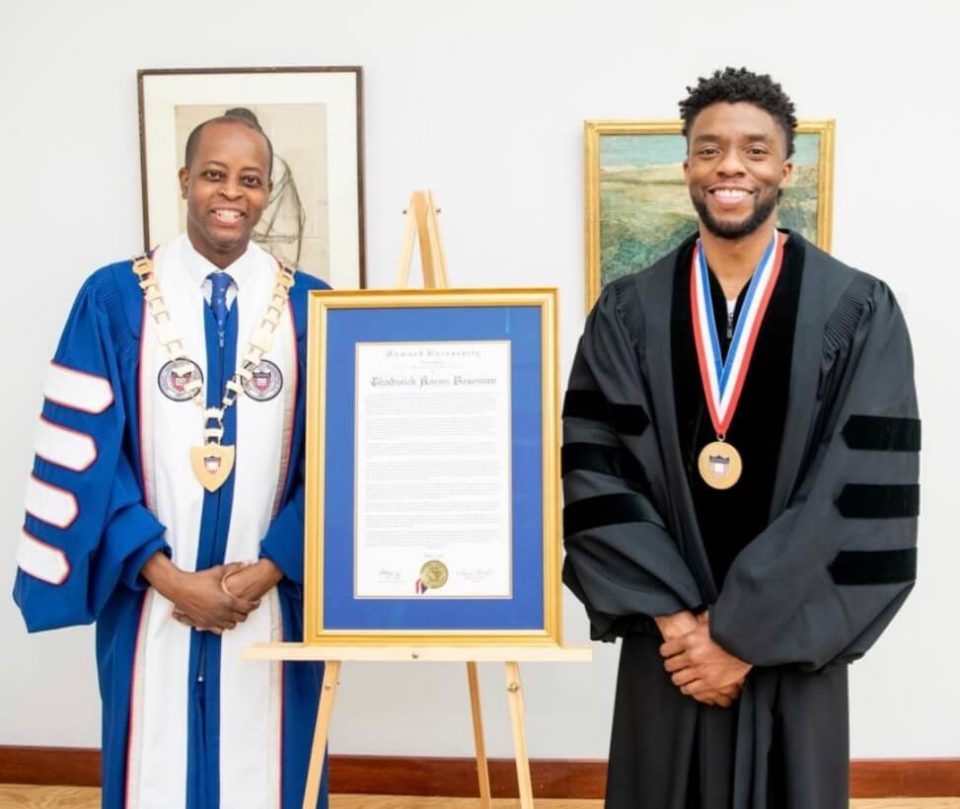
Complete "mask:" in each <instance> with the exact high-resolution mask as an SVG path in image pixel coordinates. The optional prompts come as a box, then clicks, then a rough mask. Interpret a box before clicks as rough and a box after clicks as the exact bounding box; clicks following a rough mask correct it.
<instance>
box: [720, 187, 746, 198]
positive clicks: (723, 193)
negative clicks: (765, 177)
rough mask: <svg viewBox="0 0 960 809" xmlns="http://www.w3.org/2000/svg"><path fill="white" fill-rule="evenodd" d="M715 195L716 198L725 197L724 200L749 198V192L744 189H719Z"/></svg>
mask: <svg viewBox="0 0 960 809" xmlns="http://www.w3.org/2000/svg"><path fill="white" fill-rule="evenodd" d="M713 193H714V195H715V196H718V197H723V198H724V199H743V198H744V197H745V196H747V193H748V192H747V191H744V190H743V189H742V188H718V189H717V190H716V191H714V192H713Z"/></svg>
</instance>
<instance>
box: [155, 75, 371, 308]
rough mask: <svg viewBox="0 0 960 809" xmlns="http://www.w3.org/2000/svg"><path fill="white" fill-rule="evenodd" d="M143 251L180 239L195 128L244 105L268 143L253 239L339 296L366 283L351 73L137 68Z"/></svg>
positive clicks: (359, 130)
mask: <svg viewBox="0 0 960 809" xmlns="http://www.w3.org/2000/svg"><path fill="white" fill-rule="evenodd" d="M137 85H138V95H139V102H140V170H141V181H142V185H143V236H144V243H145V247H146V248H147V249H149V248H150V247H152V246H154V245H157V244H159V243H161V242H164V241H167V240H169V239H172V238H173V237H175V236H176V235H177V234H179V233H181V232H183V230H184V229H185V226H186V224H185V223H186V202H185V201H184V200H182V199H181V195H180V187H179V184H178V180H177V171H178V170H179V169H180V167H181V166H182V165H183V163H184V147H185V146H186V142H187V137H188V136H189V134H190V132H191V130H193V128H194V127H195V126H197V124H200V123H202V122H203V121H206V120H209V119H210V118H216V117H218V116H220V115H223V114H224V113H225V112H226V111H227V110H228V109H231V108H235V107H245V108H247V109H249V110H250V111H251V112H252V113H253V114H254V115H256V117H257V119H258V121H259V122H260V125H261V126H262V127H263V130H264V131H265V132H266V133H267V136H268V137H269V138H270V141H271V143H272V144H273V150H274V161H273V174H272V177H271V179H272V180H273V190H272V192H271V195H270V200H269V202H268V204H267V207H266V208H265V209H264V212H263V216H262V217H261V219H260V222H259V223H258V225H257V227H256V229H255V230H254V233H253V239H254V241H255V242H257V243H258V244H260V245H261V246H262V247H264V248H265V249H267V250H269V251H270V252H272V253H274V254H275V255H276V256H278V257H279V258H281V259H283V260H284V261H285V262H287V263H289V264H293V265H295V266H297V267H299V268H300V269H303V270H306V271H307V272H309V273H310V274H311V275H315V276H317V277H319V278H322V279H324V280H325V281H327V282H328V283H329V284H330V285H331V286H333V287H334V288H337V289H357V288H359V287H362V286H363V285H364V218H363V108H362V71H361V68H359V67H277V68H203V69H168V70H139V71H137Z"/></svg>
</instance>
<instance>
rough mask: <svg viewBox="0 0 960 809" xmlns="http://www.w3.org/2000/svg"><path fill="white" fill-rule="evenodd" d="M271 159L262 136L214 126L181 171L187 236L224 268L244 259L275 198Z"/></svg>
mask: <svg viewBox="0 0 960 809" xmlns="http://www.w3.org/2000/svg"><path fill="white" fill-rule="evenodd" d="M269 171H270V154H269V151H268V148H267V141H266V139H265V138H264V137H263V135H261V134H260V133H259V132H256V131H255V130H253V129H251V128H250V127H248V126H245V125H244V124H240V123H232V122H219V121H218V122H215V123H210V124H207V125H206V126H204V127H203V129H202V130H201V132H200V137H199V140H198V142H197V148H196V151H195V152H194V154H193V159H192V160H191V162H190V165H189V166H185V167H184V168H182V169H180V191H181V193H182V195H183V198H184V199H185V200H186V201H187V236H188V237H189V238H190V243H191V244H192V245H193V246H194V248H195V249H196V251H197V252H198V253H200V255H202V256H203V257H204V258H206V259H207V260H208V261H210V262H212V263H213V264H215V265H216V266H218V267H220V268H224V267H227V266H229V265H230V264H232V263H233V262H234V261H236V259H238V258H239V257H240V256H242V255H243V253H244V251H246V249H247V244H248V243H249V241H250V234H251V233H252V232H253V227H254V225H256V224H257V222H258V221H259V219H260V214H261V213H263V209H264V206H266V204H267V200H268V198H269V196H270V175H269Z"/></svg>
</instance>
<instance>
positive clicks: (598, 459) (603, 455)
mask: <svg viewBox="0 0 960 809" xmlns="http://www.w3.org/2000/svg"><path fill="white" fill-rule="evenodd" d="M560 467H561V470H562V474H563V475H564V477H566V475H567V473H568V472H573V471H576V470H578V469H580V470H585V471H588V472H599V473H600V474H602V475H612V476H613V477H617V478H621V479H623V480H625V481H626V482H627V484H628V485H629V486H630V487H631V488H633V489H646V488H647V485H648V484H647V476H646V475H645V474H644V471H643V467H642V466H640V464H639V463H638V462H637V460H636V459H635V458H634V457H633V456H632V455H630V454H629V453H627V452H624V451H623V450H622V449H621V448H620V447H610V446H607V445H605V444H588V443H578V444H565V445H564V446H563V449H562V450H561V451H560Z"/></svg>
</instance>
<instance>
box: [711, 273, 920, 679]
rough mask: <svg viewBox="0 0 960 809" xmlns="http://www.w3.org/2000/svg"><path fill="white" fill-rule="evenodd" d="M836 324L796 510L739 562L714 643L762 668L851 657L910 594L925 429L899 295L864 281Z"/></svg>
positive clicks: (721, 600)
mask: <svg viewBox="0 0 960 809" xmlns="http://www.w3.org/2000/svg"><path fill="white" fill-rule="evenodd" d="M857 286H859V287H860V288H861V289H863V290H864V291H863V293H862V294H861V295H860V296H859V297H860V300H859V301H856V300H855V299H854V298H852V297H851V294H850V293H849V292H848V295H847V296H846V298H845V299H844V301H843V302H842V303H841V305H840V306H839V307H838V309H837V311H836V312H835V313H834V315H833V316H832V317H831V319H830V320H829V321H828V324H827V329H826V334H825V339H824V359H823V363H822V366H821V377H820V386H819V390H818V392H817V395H818V398H819V399H820V400H821V401H820V408H819V410H820V413H821V417H820V421H819V423H818V425H817V428H816V429H815V431H814V433H813V441H815V442H816V443H815V445H814V446H812V447H811V448H810V449H809V458H810V461H809V463H808V468H807V471H806V473H805V474H804V475H803V477H802V480H801V482H800V485H799V488H798V489H797V491H796V493H795V494H794V496H793V497H792V500H791V505H790V506H789V507H788V508H787V510H786V511H785V512H784V513H782V514H781V515H780V516H779V517H778V518H777V519H776V520H774V521H773V522H772V523H771V524H770V526H769V527H768V528H767V529H766V530H765V531H763V532H762V533H761V534H760V535H758V536H757V537H756V538H755V539H754V540H753V541H752V542H751V543H750V544H749V545H748V546H747V547H746V548H745V549H744V550H743V551H742V552H741V553H740V555H739V556H738V557H737V558H736V560H735V561H734V563H733V566H732V567H731V569H730V571H729V573H728V574H727V578H726V580H725V582H724V585H723V588H722V591H721V592H720V595H719V597H718V600H717V602H716V604H714V605H713V606H712V607H711V615H710V628H711V634H712V636H713V637H714V638H715V639H716V640H717V641H718V642H719V643H720V644H721V645H722V646H723V647H724V648H726V649H728V650H729V651H730V652H732V653H733V654H735V655H737V656H738V657H740V658H742V659H744V660H747V661H749V662H751V663H754V664H756V665H763V666H770V665H779V664H798V665H800V666H802V667H805V668H810V669H817V668H820V667H821V666H824V665H825V664H827V663H829V662H831V661H833V660H835V659H854V658H856V657H859V656H860V655H862V654H863V653H864V652H866V650H867V649H868V648H869V647H870V646H871V645H872V644H873V642H874V641H875V640H876V639H877V637H878V636H879V635H880V633H881V632H882V631H883V629H884V628H885V627H886V625H887V624H888V623H889V621H890V620H891V618H892V617H893V615H894V614H895V613H896V612H897V610H898V609H899V607H900V605H901V604H902V603H903V601H904V599H905V598H906V597H907V595H908V593H909V591H910V589H911V588H912V586H913V581H914V578H915V575H916V533H917V513H918V509H919V486H918V483H917V479H918V467H919V457H918V452H919V449H920V423H919V420H918V416H917V402H916V395H915V391H914V384H913V361H912V354H911V348H910V340H909V337H908V334H907V329H906V324H905V323H904V320H903V316H902V315H901V312H900V310H899V308H898V306H897V304H896V301H895V300H894V297H893V295H892V293H891V292H890V291H889V290H888V289H887V287H886V286H884V285H883V284H882V283H881V282H879V281H876V280H875V279H869V277H868V276H863V275H860V276H858V279H857V280H856V281H854V282H853V284H851V289H852V288H855V287H857Z"/></svg>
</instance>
